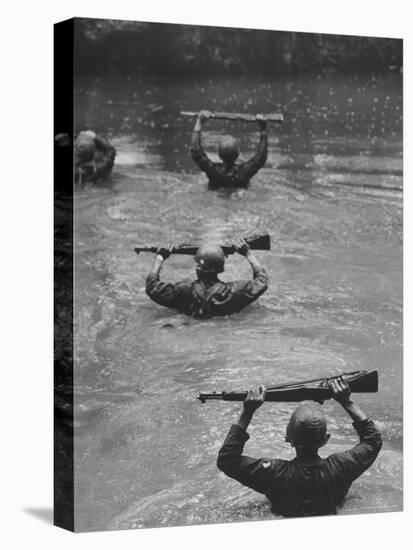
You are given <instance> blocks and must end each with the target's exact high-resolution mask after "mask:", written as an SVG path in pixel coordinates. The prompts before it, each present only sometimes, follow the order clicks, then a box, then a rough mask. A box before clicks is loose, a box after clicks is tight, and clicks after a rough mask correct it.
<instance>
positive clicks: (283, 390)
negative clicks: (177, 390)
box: [197, 369, 379, 403]
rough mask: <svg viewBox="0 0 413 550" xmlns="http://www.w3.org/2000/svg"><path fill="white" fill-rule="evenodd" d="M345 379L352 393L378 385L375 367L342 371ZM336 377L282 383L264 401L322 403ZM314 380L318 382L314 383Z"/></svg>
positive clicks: (239, 395)
mask: <svg viewBox="0 0 413 550" xmlns="http://www.w3.org/2000/svg"><path fill="white" fill-rule="evenodd" d="M342 376H343V377H345V378H346V379H347V382H348V385H349V387H350V390H351V391H352V392H353V393H376V392H377V391H378V386H379V376H378V371H377V369H373V370H370V371H357V372H352V373H343V375H342ZM333 378H336V377H335V376H333V377H330V378H324V379H320V380H314V381H310V382H301V383H298V382H294V383H293V384H284V385H282V386H275V387H273V388H269V389H267V392H266V396H265V401H268V402H282V401H283V402H297V401H317V402H319V403H322V402H323V401H326V400H327V399H331V398H332V395H331V393H330V390H329V388H328V382H329V380H332V379H333ZM315 382H319V383H318V384H316V383H315ZM246 397H247V392H246V391H241V392H225V391H223V392H212V393H200V394H199V395H198V397H197V399H198V400H199V401H200V402H201V403H205V401H208V400H212V399H215V400H222V401H244V400H245V398H246Z"/></svg>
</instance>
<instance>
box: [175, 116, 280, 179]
mask: <svg viewBox="0 0 413 550" xmlns="http://www.w3.org/2000/svg"><path fill="white" fill-rule="evenodd" d="M182 114H184V115H188V116H193V115H196V113H188V112H183V113H182ZM209 118H219V119H226V120H244V121H256V122H258V125H259V128H260V140H259V143H258V148H257V152H256V153H255V155H254V156H253V157H251V158H250V159H249V160H248V161H246V162H242V163H237V162H236V160H237V158H238V156H239V145H238V141H237V140H236V139H235V138H233V137H232V136H224V137H222V138H221V140H220V143H219V146H218V154H219V157H220V159H221V160H222V162H213V161H212V160H211V159H210V158H209V157H208V155H207V154H206V153H205V151H204V149H203V148H202V144H201V132H202V128H203V123H204V122H205V120H207V119H209ZM267 120H276V121H277V122H282V115H279V114H278V115H267V116H264V115H242V114H237V113H211V112H210V111H200V112H199V114H198V116H197V120H196V123H195V126H194V130H193V134H192V142H191V148H190V151H191V155H192V158H193V159H194V161H195V162H196V164H197V165H198V166H199V168H200V169H201V170H202V171H203V172H205V173H206V175H207V176H208V179H209V188H210V189H220V188H229V189H230V188H247V187H248V185H249V182H250V179H251V178H252V177H253V176H254V175H255V174H256V173H257V172H258V170H260V168H262V167H263V166H264V164H265V162H266V160H267V151H268V140H267Z"/></svg>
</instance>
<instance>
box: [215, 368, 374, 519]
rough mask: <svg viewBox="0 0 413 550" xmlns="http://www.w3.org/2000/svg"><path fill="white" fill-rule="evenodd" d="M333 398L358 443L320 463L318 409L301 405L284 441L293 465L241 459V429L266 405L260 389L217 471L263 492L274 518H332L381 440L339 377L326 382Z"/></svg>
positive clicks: (322, 436) (323, 430)
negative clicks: (349, 421)
mask: <svg viewBox="0 0 413 550" xmlns="http://www.w3.org/2000/svg"><path fill="white" fill-rule="evenodd" d="M329 389H330V392H331V395H332V397H333V398H334V399H335V400H336V401H337V402H338V403H340V405H341V406H342V407H343V409H344V410H345V411H346V412H347V413H348V415H349V416H350V417H351V419H352V420H353V426H354V428H355V430H356V432H357V434H358V435H359V438H360V442H359V443H358V444H357V445H356V446H355V447H353V448H352V449H350V450H348V451H345V452H341V453H335V454H332V455H330V456H329V457H328V458H325V459H324V458H320V456H319V455H318V449H319V448H320V447H322V446H324V445H325V444H326V443H327V441H328V439H329V437H330V435H329V434H328V433H327V423H326V419H325V416H324V414H323V412H322V411H321V409H320V408H319V407H317V406H316V405H315V404H303V405H300V406H299V407H298V408H297V409H296V410H295V411H294V413H293V414H292V416H291V418H290V421H289V423H288V426H287V433H286V441H288V442H289V443H290V444H291V445H292V446H293V447H294V448H295V452H296V457H295V458H294V459H293V460H290V461H289V460H281V459H265V458H262V459H254V458H250V457H248V456H245V455H243V454H242V451H243V448H244V444H245V442H246V441H247V440H248V438H249V435H248V433H247V432H246V429H247V427H248V425H249V423H250V422H251V419H252V416H253V414H254V412H255V411H256V410H257V409H258V408H259V407H261V405H262V404H263V403H264V401H265V393H266V390H265V388H264V386H260V388H259V389H258V390H257V391H249V392H248V394H247V397H246V399H245V401H244V404H243V410H242V413H241V416H240V417H239V419H238V422H237V423H236V424H234V425H233V426H232V427H231V429H230V431H229V433H228V435H227V437H226V439H225V442H224V444H223V446H222V448H221V450H220V451H219V455H218V460H217V466H218V468H219V469H220V470H222V471H223V472H224V473H225V474H226V475H227V476H229V477H232V478H234V479H236V480H237V481H239V482H240V483H242V484H243V485H246V486H247V487H250V488H251V489H254V490H255V491H258V492H259V493H263V494H265V495H266V497H267V498H268V499H269V500H270V502H271V504H272V511H273V513H274V514H279V515H282V516H285V517H301V516H319V515H330V514H336V510H337V507H338V506H340V505H341V504H342V502H343V500H344V497H345V496H346V494H347V492H348V490H349V488H350V486H351V484H352V483H353V481H354V480H355V479H357V478H358V477H359V476H360V475H361V474H362V473H363V472H364V471H366V470H367V469H368V468H369V467H370V466H371V465H372V464H373V462H374V460H375V459H376V457H377V455H378V453H379V451H380V449H381V446H382V439H381V435H380V433H379V432H378V430H377V428H376V427H375V425H374V423H373V422H372V420H369V419H368V418H367V416H366V415H365V414H364V412H363V411H362V410H361V409H360V408H359V407H358V406H357V405H356V404H355V403H354V402H353V400H352V398H351V391H350V388H349V385H348V382H347V380H346V379H345V378H343V377H341V376H340V377H337V378H333V379H330V380H329Z"/></svg>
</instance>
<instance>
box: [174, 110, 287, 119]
mask: <svg viewBox="0 0 413 550" xmlns="http://www.w3.org/2000/svg"><path fill="white" fill-rule="evenodd" d="M198 114H199V113H197V112H195V111H181V115H183V116H190V117H197V116H198ZM261 116H262V117H263V118H264V120H267V121H269V122H283V121H284V116H283V115H282V113H268V114H265V115H264V114H263V115H261ZM210 118H215V119H220V120H242V121H243V122H257V118H256V115H250V114H244V113H222V112H213V113H211V116H210Z"/></svg>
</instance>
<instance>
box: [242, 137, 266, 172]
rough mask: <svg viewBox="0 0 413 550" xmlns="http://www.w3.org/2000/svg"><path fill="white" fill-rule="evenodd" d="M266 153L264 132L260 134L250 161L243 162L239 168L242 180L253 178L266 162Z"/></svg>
mask: <svg viewBox="0 0 413 550" xmlns="http://www.w3.org/2000/svg"><path fill="white" fill-rule="evenodd" d="M267 153H268V139H267V132H266V131H264V132H261V133H260V141H259V143H258V148H257V152H256V153H255V155H254V156H253V157H251V158H250V160H248V161H247V162H244V163H243V164H242V165H241V167H240V171H241V172H242V176H243V178H245V179H248V180H249V179H251V178H252V176H254V175H255V174H256V173H257V172H258V170H259V169H260V168H262V167H263V166H264V164H265V162H266V160H267Z"/></svg>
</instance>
